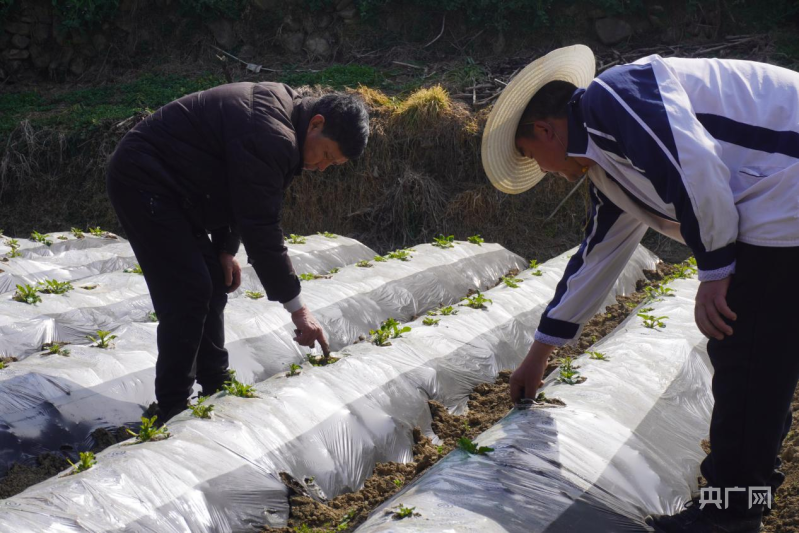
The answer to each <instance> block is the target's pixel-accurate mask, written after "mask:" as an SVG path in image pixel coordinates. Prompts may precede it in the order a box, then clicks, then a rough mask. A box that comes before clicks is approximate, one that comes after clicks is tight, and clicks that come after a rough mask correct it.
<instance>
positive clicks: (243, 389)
mask: <svg viewBox="0 0 799 533" xmlns="http://www.w3.org/2000/svg"><path fill="white" fill-rule="evenodd" d="M228 373H229V374H230V379H228V380H227V381H226V382H225V385H224V388H225V392H227V393H228V394H230V395H232V396H238V397H239V398H255V388H254V387H253V386H252V385H245V384H244V383H242V382H241V381H239V380H238V379H236V371H235V370H228Z"/></svg>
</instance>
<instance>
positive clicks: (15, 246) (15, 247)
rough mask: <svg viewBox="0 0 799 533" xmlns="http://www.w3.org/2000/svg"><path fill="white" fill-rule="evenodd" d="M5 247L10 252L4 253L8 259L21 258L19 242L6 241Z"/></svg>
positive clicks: (15, 240)
mask: <svg viewBox="0 0 799 533" xmlns="http://www.w3.org/2000/svg"><path fill="white" fill-rule="evenodd" d="M6 245H8V246H10V247H11V250H10V251H8V252H6V255H7V256H8V257H21V256H22V253H21V252H20V251H19V241H18V240H17V239H7V240H6Z"/></svg>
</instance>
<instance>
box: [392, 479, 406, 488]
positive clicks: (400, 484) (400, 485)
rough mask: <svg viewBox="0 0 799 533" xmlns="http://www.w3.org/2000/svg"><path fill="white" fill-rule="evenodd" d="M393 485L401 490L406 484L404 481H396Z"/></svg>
mask: <svg viewBox="0 0 799 533" xmlns="http://www.w3.org/2000/svg"><path fill="white" fill-rule="evenodd" d="M392 483H394V486H395V487H397V488H398V489H401V488H402V486H403V485H404V484H405V482H404V481H402V480H401V479H395V480H394V481H393V482H392Z"/></svg>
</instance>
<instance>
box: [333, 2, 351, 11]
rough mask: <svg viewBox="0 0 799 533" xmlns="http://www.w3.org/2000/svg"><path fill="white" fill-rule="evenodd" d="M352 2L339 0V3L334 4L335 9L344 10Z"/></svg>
mask: <svg viewBox="0 0 799 533" xmlns="http://www.w3.org/2000/svg"><path fill="white" fill-rule="evenodd" d="M352 2H353V0H340V1H339V3H337V4H336V11H344V10H345V9H347V8H348V7H350V6H352Z"/></svg>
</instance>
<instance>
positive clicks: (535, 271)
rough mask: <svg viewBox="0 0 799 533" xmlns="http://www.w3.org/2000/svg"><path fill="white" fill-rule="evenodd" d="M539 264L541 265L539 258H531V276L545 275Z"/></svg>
mask: <svg viewBox="0 0 799 533" xmlns="http://www.w3.org/2000/svg"><path fill="white" fill-rule="evenodd" d="M539 266H540V265H539V264H538V261H537V260H535V259H531V260H530V275H531V276H542V275H543V272H541V269H540V268H539Z"/></svg>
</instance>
